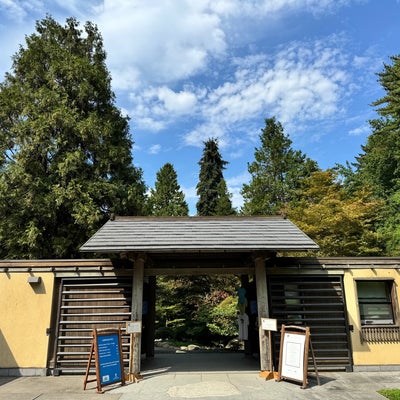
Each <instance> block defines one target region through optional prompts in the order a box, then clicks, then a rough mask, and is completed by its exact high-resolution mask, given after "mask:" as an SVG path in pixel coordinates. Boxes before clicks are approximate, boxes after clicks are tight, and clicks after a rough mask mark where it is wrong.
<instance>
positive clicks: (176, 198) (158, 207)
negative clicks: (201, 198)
mask: <svg viewBox="0 0 400 400" xmlns="http://www.w3.org/2000/svg"><path fill="white" fill-rule="evenodd" d="M149 205H150V210H151V214H152V215H154V216H159V217H161V216H164V217H167V216H171V217H177V216H185V215H188V214H189V207H188V204H187V203H186V201H185V195H184V193H183V192H182V190H181V188H180V186H179V184H178V175H177V173H176V171H175V169H174V167H173V165H172V164H170V163H166V164H165V165H164V166H163V167H161V168H160V170H159V171H158V172H157V179H156V182H155V188H154V189H150V197H149Z"/></svg>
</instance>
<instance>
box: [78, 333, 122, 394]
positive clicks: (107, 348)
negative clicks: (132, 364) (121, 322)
mask: <svg viewBox="0 0 400 400" xmlns="http://www.w3.org/2000/svg"><path fill="white" fill-rule="evenodd" d="M93 356H94V361H95V365H96V379H94V380H88V376H89V371H90V366H91V362H92V359H93ZM93 381H96V382H97V392H98V393H102V386H106V385H111V384H113V383H117V382H121V383H122V385H124V384H125V373H124V362H123V355H122V345H121V331H120V329H94V330H93V343H92V347H91V350H90V357H89V361H88V365H87V368H86V375H85V381H84V386H83V389H84V390H85V389H86V384H87V383H88V382H93Z"/></svg>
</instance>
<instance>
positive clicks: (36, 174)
mask: <svg viewBox="0 0 400 400" xmlns="http://www.w3.org/2000/svg"><path fill="white" fill-rule="evenodd" d="M105 59H106V54H105V51H104V49H103V42H102V38H101V35H100V33H99V31H98V29H97V27H96V26H95V25H93V24H92V23H90V22H87V23H86V24H85V25H84V28H83V29H81V28H80V26H79V23H78V22H77V21H76V20H75V19H74V18H69V19H67V20H66V24H65V26H62V25H60V24H59V23H57V22H56V21H55V20H54V19H52V18H51V17H49V16H48V17H46V18H45V19H44V20H42V21H40V22H37V24H36V32H35V33H33V34H32V35H30V36H29V37H26V46H25V47H23V46H21V47H20V49H19V51H18V52H17V53H16V54H15V55H14V57H13V66H12V72H10V73H7V74H6V76H5V80H4V82H2V83H1V85H0V215H1V216H2V218H1V219H0V242H1V248H0V257H1V258H61V257H72V256H74V255H76V254H77V252H78V249H79V246H80V245H81V244H82V243H84V242H85V240H87V238H88V237H89V236H90V235H91V234H93V232H94V231H96V230H97V229H98V228H99V227H100V226H101V224H102V223H104V222H105V220H106V218H108V216H109V214H110V213H111V212H115V213H117V214H125V215H126V214H130V215H137V214H141V213H143V204H144V203H145V185H144V182H143V181H142V171H141V170H140V169H137V168H135V167H134V166H133V163H132V155H131V150H132V145H133V142H132V139H131V137H130V134H129V125H128V119H127V118H126V117H123V116H122V115H121V112H120V111H119V110H118V109H117V108H116V106H115V105H114V94H113V92H112V90H111V78H110V75H109V72H108V70H107V68H106V65H105Z"/></svg>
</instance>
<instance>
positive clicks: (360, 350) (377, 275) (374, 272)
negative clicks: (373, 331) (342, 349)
mask: <svg viewBox="0 0 400 400" xmlns="http://www.w3.org/2000/svg"><path fill="white" fill-rule="evenodd" d="M365 278H370V279H394V280H395V290H396V295H397V300H399V299H400V296H399V295H400V292H399V285H400V274H399V272H398V271H397V270H396V269H378V268H377V269H352V270H346V271H345V274H344V286H345V293H346V303H347V312H348V318H349V324H350V325H353V326H354V331H353V332H351V334H350V335H351V343H352V348H353V363H354V365H355V366H358V365H399V364H400V357H399V343H366V342H364V343H362V342H361V336H360V331H361V321H360V313H359V309H358V300H357V290H356V280H357V279H365Z"/></svg>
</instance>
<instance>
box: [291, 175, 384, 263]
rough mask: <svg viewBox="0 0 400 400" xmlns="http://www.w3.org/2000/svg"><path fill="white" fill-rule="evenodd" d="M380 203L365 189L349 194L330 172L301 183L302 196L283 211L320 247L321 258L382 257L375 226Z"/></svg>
mask: <svg viewBox="0 0 400 400" xmlns="http://www.w3.org/2000/svg"><path fill="white" fill-rule="evenodd" d="M382 207H383V202H382V201H380V200H376V199H375V198H374V197H373V196H372V194H371V191H369V190H368V188H367V187H366V188H364V189H363V190H359V191H357V192H356V193H354V195H351V194H349V193H348V192H347V191H346V190H345V189H344V188H343V186H342V184H341V183H340V182H339V181H338V180H337V173H336V172H335V171H333V170H326V171H317V172H314V173H312V174H311V175H310V177H308V178H306V179H304V181H303V185H302V190H301V196H300V197H299V200H298V201H295V202H292V203H291V204H290V205H289V207H288V208H287V209H286V213H287V215H288V217H289V218H290V220H291V221H292V222H294V223H295V224H296V225H297V226H298V227H299V228H300V229H302V230H303V231H304V232H305V233H307V234H308V235H309V236H310V237H311V238H312V239H313V240H315V241H316V242H317V243H318V244H319V246H320V247H321V251H320V253H319V254H320V255H322V256H361V255H363V256H367V255H381V254H382V253H383V247H384V241H383V239H384V237H383V236H382V235H381V234H379V233H377V231H376V224H377V222H378V220H379V216H380V215H381V209H382Z"/></svg>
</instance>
